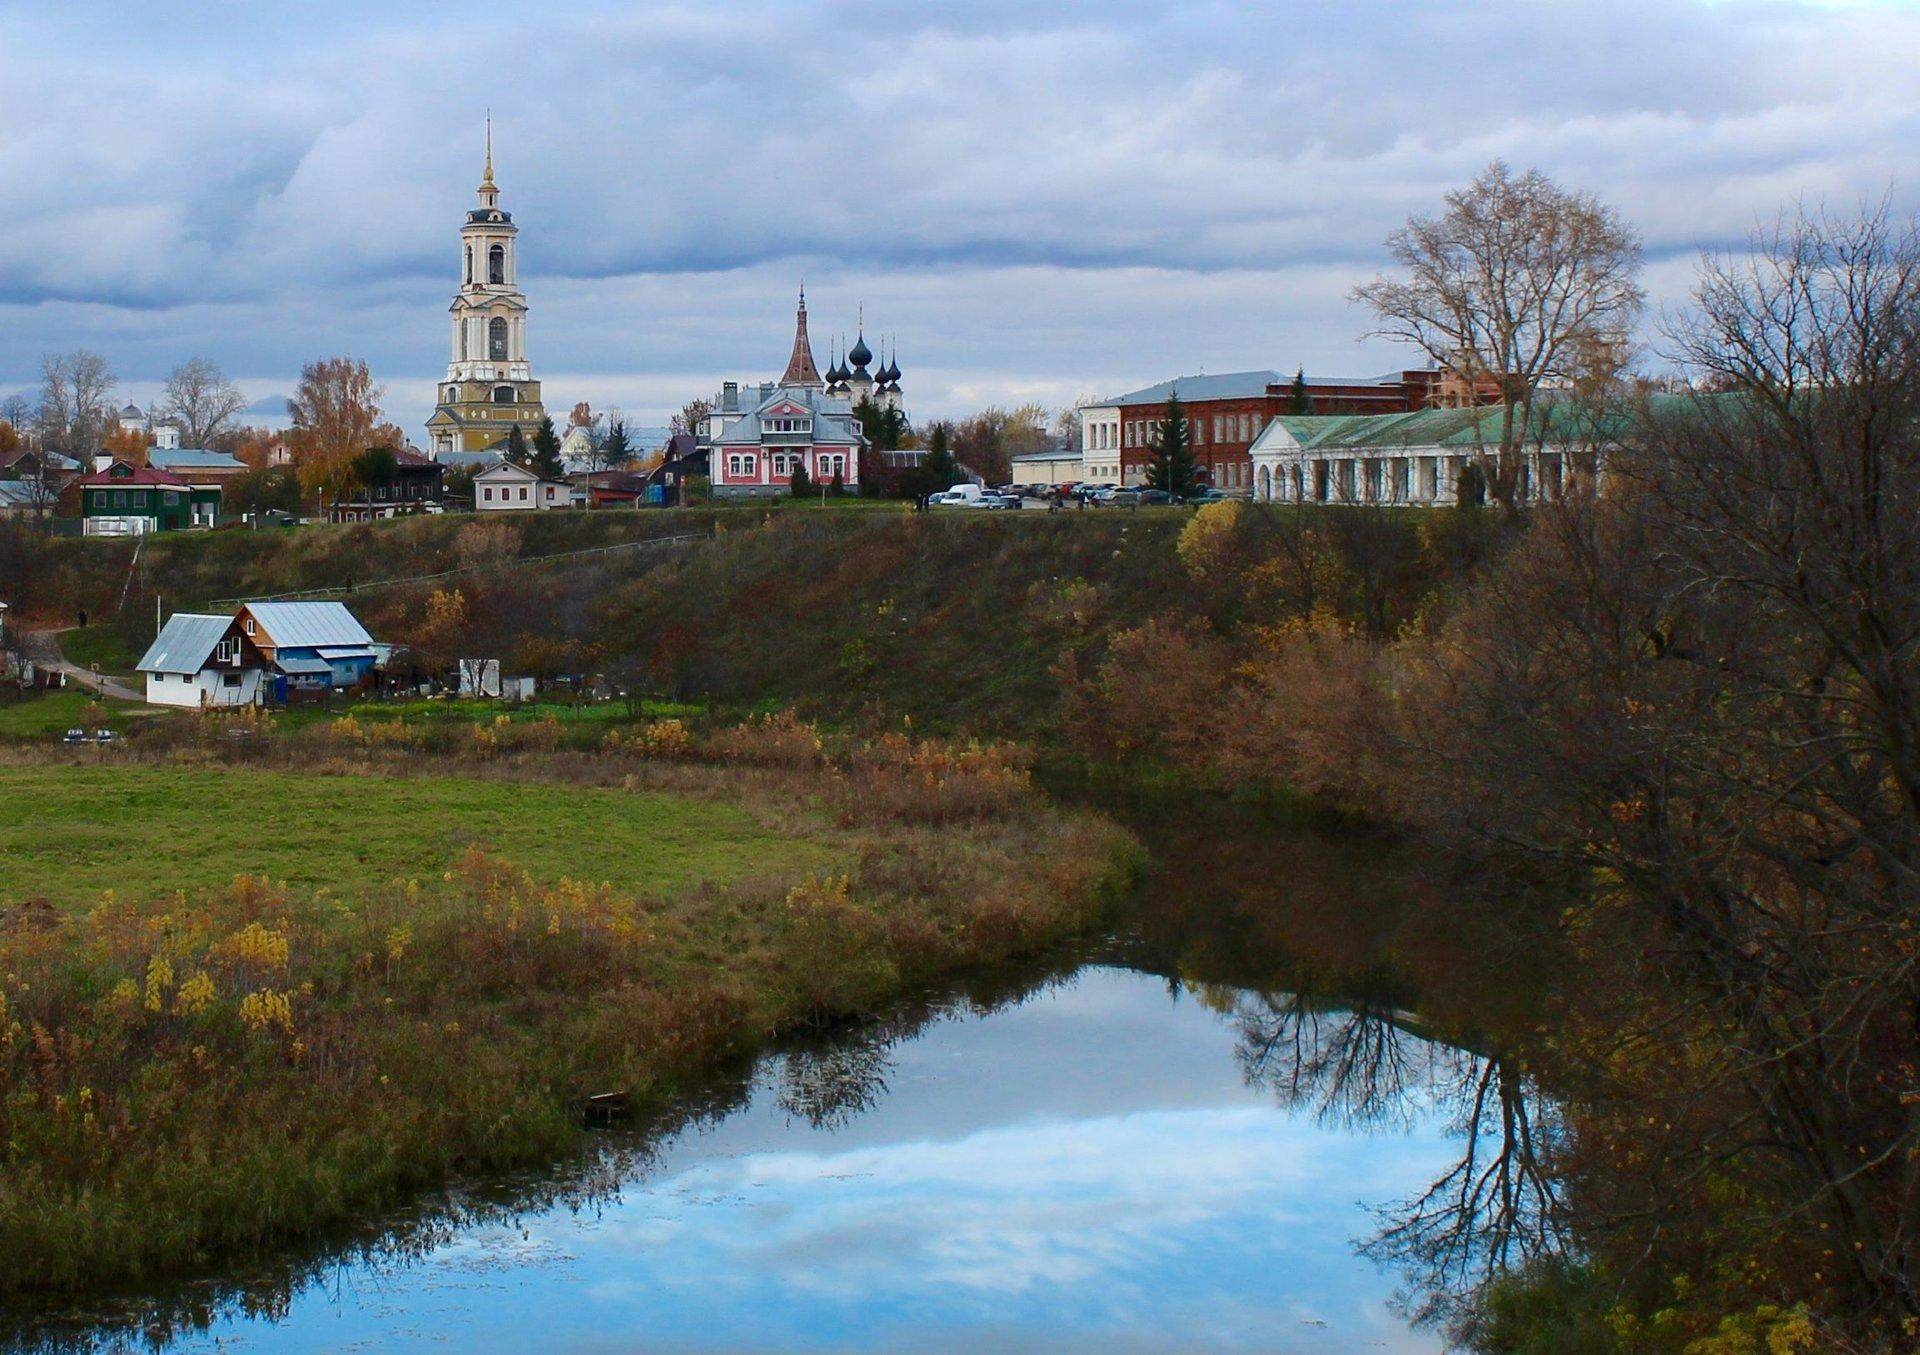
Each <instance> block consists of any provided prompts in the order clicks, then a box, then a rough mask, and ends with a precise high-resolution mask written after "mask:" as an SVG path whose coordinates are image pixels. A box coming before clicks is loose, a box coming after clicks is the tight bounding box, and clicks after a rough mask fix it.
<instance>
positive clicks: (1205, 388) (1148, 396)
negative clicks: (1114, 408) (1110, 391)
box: [1100, 372, 1284, 405]
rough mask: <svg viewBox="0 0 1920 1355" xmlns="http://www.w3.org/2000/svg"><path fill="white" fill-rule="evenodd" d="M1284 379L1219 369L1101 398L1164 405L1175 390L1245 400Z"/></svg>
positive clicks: (1188, 396) (1188, 395) (1189, 396)
mask: <svg viewBox="0 0 1920 1355" xmlns="http://www.w3.org/2000/svg"><path fill="white" fill-rule="evenodd" d="M1283 379H1284V378H1282V377H1281V375H1280V373H1278V372H1219V373H1216V374H1214V375H1212V376H1205V375H1195V376H1180V377H1175V378H1174V379H1173V380H1171V381H1162V382H1160V383H1159V384H1158V385H1155V386H1142V387H1141V388H1140V389H1139V390H1137V391H1128V392H1127V393H1126V394H1125V395H1116V396H1114V397H1113V398H1112V399H1111V400H1102V401H1101V402H1100V403H1102V404H1106V405H1164V404H1165V403H1166V402H1167V398H1168V397H1169V396H1170V395H1172V394H1173V393H1174V391H1176V390H1178V391H1179V392H1180V398H1181V399H1182V400H1246V399H1253V398H1255V397H1257V396H1262V395H1265V394H1266V393H1267V387H1268V386H1271V385H1274V384H1276V383H1278V382H1280V381H1281V380H1283Z"/></svg>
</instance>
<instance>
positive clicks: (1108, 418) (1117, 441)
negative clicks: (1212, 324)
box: [1080, 370, 1448, 493]
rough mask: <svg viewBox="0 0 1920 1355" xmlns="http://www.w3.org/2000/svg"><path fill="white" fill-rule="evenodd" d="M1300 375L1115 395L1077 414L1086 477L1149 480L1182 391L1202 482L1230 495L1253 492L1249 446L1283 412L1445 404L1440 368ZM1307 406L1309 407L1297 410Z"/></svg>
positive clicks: (1233, 378) (1400, 409)
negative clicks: (1163, 425)
mask: <svg viewBox="0 0 1920 1355" xmlns="http://www.w3.org/2000/svg"><path fill="white" fill-rule="evenodd" d="M1295 382H1296V378H1294V377H1287V376H1282V375H1281V374H1280V373H1278V372H1270V371H1257V372H1223V373H1221V374H1219V375H1217V376H1206V375H1201V376H1183V377H1178V378H1176V379H1174V380H1172V381H1162V382H1160V383H1159V384H1158V385H1153V386H1145V387H1142V388H1141V389H1140V390H1136V391H1129V392H1127V393H1126V394H1125V395H1117V396H1115V397H1114V398H1113V399H1111V400H1107V401H1103V402H1102V403H1100V404H1097V405H1089V406H1086V407H1085V408H1083V409H1082V410H1081V411H1080V433H1081V441H1080V445H1081V448H1082V456H1083V463H1084V465H1085V466H1086V478H1087V479H1089V480H1093V481H1110V482H1114V483H1118V484H1139V483H1141V482H1143V481H1144V480H1145V479H1146V475H1147V466H1148V464H1149V463H1150V462H1151V461H1152V459H1153V447H1154V442H1155V439H1156V438H1157V437H1158V436H1159V426H1160V421H1161V420H1162V419H1164V418H1165V417H1166V412H1167V400H1168V399H1169V398H1170V397H1171V396H1172V395H1173V394H1174V393H1175V392H1176V391H1177V392H1178V393H1179V396H1180V403H1181V404H1182V405H1183V406H1185V408H1186V412H1187V419H1188V421H1189V427H1190V430H1191V434H1192V441H1193V458H1194V462H1195V464H1196V465H1197V466H1198V467H1199V468H1200V473H1201V476H1202V478H1204V479H1206V480H1209V481H1211V482H1212V483H1213V484H1214V485H1216V486H1218V487H1219V488H1221V489H1225V490H1234V491H1240V492H1245V493H1251V492H1252V490H1253V458H1252V456H1251V455H1249V452H1248V449H1249V448H1250V447H1251V446H1252V445H1253V440H1254V439H1255V438H1257V437H1259V436H1260V432H1261V430H1262V429H1264V428H1265V427H1266V426H1267V421H1268V420H1270V419H1272V418H1273V417H1274V416H1275V415H1279V414H1297V413H1313V414H1403V413H1406V412H1408V411H1410V410H1416V409H1426V408H1428V407H1430V406H1432V405H1435V404H1441V403H1448V400H1447V393H1448V392H1447V388H1446V386H1445V384H1444V381H1443V377H1442V374H1441V373H1440V372H1437V371H1427V370H1419V371H1402V372H1390V373H1388V374H1387V375H1385V376H1377V377H1362V378H1350V377H1307V378H1305V379H1304V387H1305V388H1304V390H1301V389H1300V388H1298V387H1297V386H1296V384H1295ZM1303 401H1304V404H1305V406H1306V407H1305V408H1304V409H1303V408H1300V406H1301V405H1302V403H1303Z"/></svg>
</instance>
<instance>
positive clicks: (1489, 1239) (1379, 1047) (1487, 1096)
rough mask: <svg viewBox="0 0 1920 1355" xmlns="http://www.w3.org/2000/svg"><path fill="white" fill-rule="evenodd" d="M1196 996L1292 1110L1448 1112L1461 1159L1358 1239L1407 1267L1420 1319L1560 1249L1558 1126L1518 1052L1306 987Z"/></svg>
mask: <svg viewBox="0 0 1920 1355" xmlns="http://www.w3.org/2000/svg"><path fill="white" fill-rule="evenodd" d="M1196 995H1197V996H1199V997H1200V998H1201V1000H1202V1001H1205V1002H1207V1003H1208V1005H1210V1006H1214V1007H1215V1009H1216V1010H1220V1011H1222V1012H1223V1014H1224V1015H1226V1016H1227V1018H1228V1019H1229V1020H1230V1021H1232V1022H1233V1024H1234V1025H1235V1026H1236V1027H1237V1031H1238V1040H1237V1057H1238V1059H1239V1062H1240V1067H1241V1069H1242V1071H1243V1072H1244V1073H1245V1075H1246V1078H1247V1081H1248V1082H1249V1083H1250V1084H1252V1085H1255V1086H1259V1087H1262V1088H1265V1089H1267V1090H1269V1091H1271V1092H1272V1093H1273V1095H1274V1097H1275V1098H1276V1099H1277V1100H1278V1101H1279V1102H1280V1103H1281V1104H1282V1105H1284V1106H1287V1107H1288V1108H1290V1109H1297V1110H1303V1111H1306V1112H1308V1113H1310V1114H1312V1115H1313V1116H1314V1118H1315V1120H1316V1121H1318V1122H1321V1123H1332V1124H1338V1125H1340V1126H1343V1127H1346V1128H1350V1129H1378V1130H1393V1129H1404V1128H1407V1127H1409V1126H1411V1125H1412V1124H1413V1123H1414V1121H1415V1120H1417V1119H1418V1118H1420V1117H1421V1116H1423V1115H1425V1114H1428V1113H1432V1112H1436V1111H1437V1112H1439V1113H1441V1114H1445V1115H1447V1116H1448V1123H1449V1128H1450V1129H1451V1131H1452V1132H1453V1134H1454V1135H1456V1136H1457V1137H1458V1138H1459V1140H1460V1143H1461V1155H1460V1158H1459V1160H1458V1161H1457V1162H1455V1163H1454V1165H1453V1166H1452V1167H1451V1168H1450V1169H1449V1170H1448V1171H1446V1172H1445V1173H1444V1174H1443V1175H1442V1176H1441V1177H1440V1178H1439V1179H1438V1180H1436V1181H1435V1182H1433V1184H1432V1185H1430V1186H1429V1187H1428V1188H1427V1189H1426V1190H1424V1191H1422V1192H1420V1193H1419V1194H1418V1195H1415V1196H1413V1197H1411V1198H1409V1199H1406V1200H1402V1201H1398V1202H1396V1203H1394V1204H1391V1205H1388V1206H1386V1207H1384V1208H1382V1209H1380V1210H1379V1211H1378V1215H1379V1219H1380V1224H1381V1227H1380V1231H1379V1232H1378V1233H1377V1234H1376V1235H1375V1236H1373V1237H1372V1238H1370V1239H1368V1240H1366V1241H1365V1242H1364V1243H1362V1245H1361V1251H1362V1252H1363V1254H1365V1255H1367V1256H1370V1257H1372V1258H1373V1259H1375V1260H1377V1261H1380V1262H1383V1263H1387V1264H1391V1265H1393V1266H1394V1267H1395V1268H1396V1269H1398V1270H1400V1271H1401V1272H1402V1273H1403V1274H1404V1275H1405V1276H1406V1278H1407V1280H1408V1285H1409V1289H1408V1292H1407V1293H1406V1294H1405V1295H1404V1296H1403V1302H1404V1305H1405V1307H1406V1308H1407V1310H1408V1313H1409V1315H1410V1316H1412V1317H1413V1318H1414V1319H1415V1320H1417V1321H1422V1322H1431V1321H1436V1320H1443V1319H1445V1318H1447V1317H1448V1316H1450V1315H1452V1314H1453V1313H1454V1312H1455V1311H1456V1308H1457V1305H1458V1302H1459V1300H1460V1299H1462V1298H1464V1297H1465V1296H1466V1295H1468V1294H1470V1293H1471V1292H1473V1291H1474V1290H1475V1289H1476V1288H1478V1287H1479V1286H1480V1285H1481V1284H1483V1283H1485V1282H1486V1281H1487V1280H1489V1279H1491V1278H1493V1277H1494V1276H1496V1275H1498V1274H1499V1273H1500V1272H1501V1271H1503V1270H1505V1269H1507V1268H1509V1267H1511V1266H1515V1265H1519V1264H1522V1263H1524V1262H1526V1261H1528V1260H1531V1259H1533V1258H1536V1257H1539V1256H1542V1255H1546V1254H1550V1253H1552V1252H1555V1251H1557V1250H1558V1249H1559V1248H1560V1247H1561V1245H1562V1243H1563V1241H1564V1237H1563V1230H1562V1215H1561V1210H1560V1207H1559V1202H1558V1198H1557V1194H1556V1190H1555V1185H1554V1182H1553V1179H1552V1177H1551V1176H1550V1174H1549V1171H1548V1167H1547V1162H1548V1160H1549V1158H1550V1157H1551V1154H1552V1151H1553V1149H1554V1148H1555V1146H1556V1144H1557V1142H1558V1139H1559V1134H1560V1131H1561V1122H1560V1119H1559V1117H1558V1115H1557V1113H1556V1111H1555V1108H1554V1104H1553V1102H1552V1101H1551V1100H1550V1099H1549V1098H1547V1097H1546V1096H1545V1095H1544V1094H1543V1093H1542V1091H1541V1089H1540V1087H1539V1086H1538V1085H1537V1083H1535V1081H1534V1080H1533V1079H1532V1078H1530V1077H1528V1076H1527V1075H1526V1074H1525V1073H1523V1072H1522V1071H1520V1068H1519V1065H1518V1063H1517V1061H1516V1060H1514V1059H1513V1058H1511V1057H1508V1056H1505V1055H1501V1054H1491V1055H1488V1054H1479V1053H1475V1052H1473V1051H1472V1050H1469V1049H1465V1048H1460V1047H1457V1046H1453V1045H1448V1044H1445V1043H1443V1042H1441V1041H1440V1040H1439V1039H1437V1038H1435V1036H1434V1034H1433V1033H1431V1032H1429V1031H1426V1030H1424V1029H1422V1028H1421V1025H1420V1022H1419V1018H1418V1017H1417V1016H1415V1015H1413V1014H1412V1013H1409V1012H1404V1011H1399V1010H1395V1009H1393V1008H1390V1007H1385V1006H1379V1005H1371V1004H1369V1003H1367V1002H1366V1001H1365V1000H1364V999H1360V1000H1355V1001H1353V1002H1352V1005H1350V1006H1346V1007H1338V1006H1330V1005H1328V1003H1327V1002H1326V1001H1324V1000H1316V999H1315V998H1313V997H1311V996H1309V995H1307V994H1305V993H1302V992H1280V993H1267V992H1248V991H1245V990H1217V989H1208V988H1206V987H1205V986H1202V987H1200V988H1199V989H1198V990H1197V991H1196ZM1336 1000H1337V999H1336Z"/></svg>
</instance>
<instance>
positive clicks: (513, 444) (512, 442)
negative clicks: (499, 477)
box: [507, 423, 533, 466]
mask: <svg viewBox="0 0 1920 1355" xmlns="http://www.w3.org/2000/svg"><path fill="white" fill-rule="evenodd" d="M532 459H533V458H532V455H531V454H530V453H529V452H528V451H527V435H526V434H525V433H522V432H521V431H520V425H519V424H517V423H516V424H515V425H514V426H513V427H512V428H510V429H508V430H507V460H509V461H511V462H513V464H514V465H516V466H524V465H526V464H527V463H528V462H529V461H531V460H532Z"/></svg>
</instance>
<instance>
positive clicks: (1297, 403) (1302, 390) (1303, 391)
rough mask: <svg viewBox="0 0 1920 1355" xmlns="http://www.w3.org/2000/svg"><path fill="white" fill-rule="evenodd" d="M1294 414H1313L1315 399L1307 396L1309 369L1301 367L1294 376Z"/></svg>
mask: <svg viewBox="0 0 1920 1355" xmlns="http://www.w3.org/2000/svg"><path fill="white" fill-rule="evenodd" d="M1293 412H1294V413H1295V414H1311V413H1313V397H1312V396H1311V395H1308V394H1307V369H1306V368H1304V367H1301V368H1299V369H1297V370H1296V371H1295V372H1294V374H1293Z"/></svg>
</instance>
